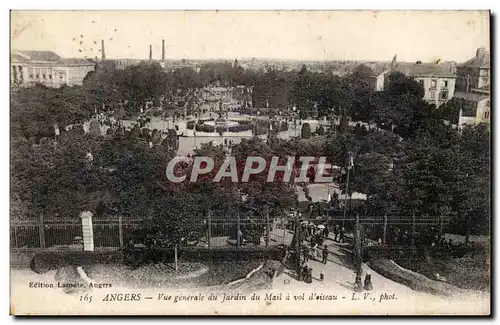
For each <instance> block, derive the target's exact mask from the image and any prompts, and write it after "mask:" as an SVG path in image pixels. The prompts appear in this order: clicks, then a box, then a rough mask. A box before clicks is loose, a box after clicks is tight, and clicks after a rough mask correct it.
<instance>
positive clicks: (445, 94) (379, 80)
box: [371, 61, 456, 107]
mask: <svg viewBox="0 0 500 325" xmlns="http://www.w3.org/2000/svg"><path fill="white" fill-rule="evenodd" d="M372 70H373V69H372ZM394 71H397V72H401V73H402V74H404V75H405V76H407V77H413V78H414V79H415V81H417V82H419V83H420V84H421V85H422V87H423V88H424V98H423V99H424V100H425V101H426V102H427V103H429V104H434V105H436V107H438V106H440V105H442V104H444V103H446V102H447V101H449V100H450V99H451V98H453V94H454V93H455V81H456V74H455V72H454V66H453V64H447V63H421V62H420V61H418V62H416V63H408V62H398V63H395V65H394V66H393V68H392V69H391V68H388V69H385V68H382V69H381V70H379V71H374V74H373V76H372V78H371V79H372V82H371V85H372V89H373V90H374V91H382V90H384V89H385V87H386V86H387V82H388V76H389V74H390V73H392V72H394Z"/></svg>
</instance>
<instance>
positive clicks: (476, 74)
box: [457, 67, 490, 92]
mask: <svg viewBox="0 0 500 325" xmlns="http://www.w3.org/2000/svg"><path fill="white" fill-rule="evenodd" d="M467 75H468V76H469V84H468V87H467ZM489 84H490V69H478V68H466V67H459V68H457V91H463V92H467V91H470V90H471V89H474V88H481V87H484V86H487V85H489ZM467 88H468V89H467Z"/></svg>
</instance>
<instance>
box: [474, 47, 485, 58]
mask: <svg viewBox="0 0 500 325" xmlns="http://www.w3.org/2000/svg"><path fill="white" fill-rule="evenodd" d="M487 53H488V51H487V50H486V49H485V48H484V47H480V48H478V49H477V50H476V58H480V57H483V56H485V55H486V54H487Z"/></svg>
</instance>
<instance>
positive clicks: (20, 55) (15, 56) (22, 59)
mask: <svg viewBox="0 0 500 325" xmlns="http://www.w3.org/2000/svg"><path fill="white" fill-rule="evenodd" d="M10 57H11V60H12V62H19V63H49V64H50V63H52V64H64V65H93V64H94V63H92V62H91V61H89V60H87V59H81V58H62V57H60V56H59V55H57V53H55V52H53V51H26V50H12V51H11V54H10Z"/></svg>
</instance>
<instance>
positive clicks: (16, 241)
mask: <svg viewBox="0 0 500 325" xmlns="http://www.w3.org/2000/svg"><path fill="white" fill-rule="evenodd" d="M190 226H191V227H192V229H193V231H195V230H199V231H198V232H196V231H195V232H196V233H202V234H203V235H201V236H199V238H197V241H196V245H201V246H205V247H220V246H228V245H236V246H238V245H245V244H253V245H266V246H269V245H281V244H286V242H287V241H291V238H292V237H293V234H290V231H289V230H287V229H286V224H285V218H278V219H272V218H271V219H269V218H255V217H252V218H241V219H240V218H239V217H238V216H231V217H213V218H212V217H210V216H207V217H205V218H201V217H200V218H199V222H193V223H192V224H191V225H190ZM92 227H93V234H94V247H95V249H96V250H103V249H104V250H110V249H111V250H113V249H120V248H121V247H123V246H124V244H127V243H128V242H129V241H130V240H131V239H133V238H134V236H135V231H136V230H141V229H144V228H145V226H144V221H143V220H141V219H126V218H113V219H110V218H108V219H101V218H93V219H92ZM238 233H240V241H239V242H238V240H237V238H238ZM82 237H83V235H82V224H81V221H80V220H78V219H44V218H43V217H40V218H39V219H38V220H11V223H10V243H11V249H12V250H43V249H58V248H68V247H69V248H75V249H80V248H81V247H82V243H81V240H82ZM135 239H137V238H135Z"/></svg>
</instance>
